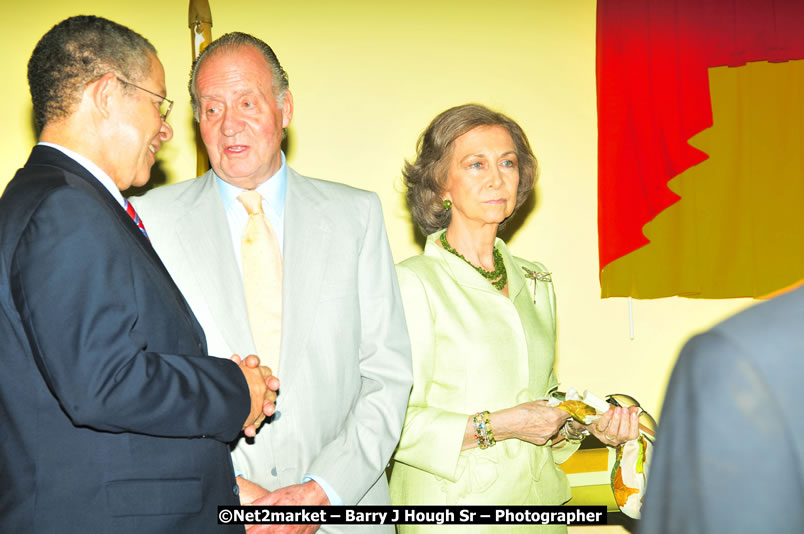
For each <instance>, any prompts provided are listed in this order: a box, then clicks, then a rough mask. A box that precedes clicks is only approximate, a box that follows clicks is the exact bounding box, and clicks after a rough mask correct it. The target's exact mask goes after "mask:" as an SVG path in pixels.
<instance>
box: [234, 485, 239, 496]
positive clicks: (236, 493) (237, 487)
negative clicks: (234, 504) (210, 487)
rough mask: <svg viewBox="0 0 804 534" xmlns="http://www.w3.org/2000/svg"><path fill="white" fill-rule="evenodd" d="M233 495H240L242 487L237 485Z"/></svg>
mask: <svg viewBox="0 0 804 534" xmlns="http://www.w3.org/2000/svg"><path fill="white" fill-rule="evenodd" d="M232 493H234V494H235V495H240V486H238V485H237V484H235V485H234V487H233V488H232Z"/></svg>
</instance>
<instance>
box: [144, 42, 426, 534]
mask: <svg viewBox="0 0 804 534" xmlns="http://www.w3.org/2000/svg"><path fill="white" fill-rule="evenodd" d="M190 93H191V96H192V101H193V109H194V111H195V114H196V118H197V119H198V120H199V125H200V130H201V136H202V138H203V140H204V144H205V145H206V147H207V151H208V153H209V157H210V162H211V164H212V170H211V171H209V172H207V173H206V174H204V175H203V176H201V177H199V178H197V179H195V180H189V181H187V182H182V183H178V184H175V185H170V186H166V187H162V188H159V189H156V190H153V191H151V192H149V193H148V194H146V195H145V196H144V197H141V198H139V199H134V204H135V205H136V208H137V211H138V212H139V213H140V216H141V217H142V219H143V221H145V222H146V224H147V225H148V232H149V235H150V237H151V242H152V243H153V245H154V248H156V250H157V252H158V253H159V255H160V257H161V258H162V260H163V262H164V264H165V266H166V267H167V269H168V271H169V272H170V274H171V276H172V277H173V278H174V280H175V281H176V283H177V285H178V286H179V288H180V289H181V291H182V293H183V294H184V296H185V297H186V299H187V301H188V302H189V303H190V306H191V307H192V309H193V311H194V312H195V314H196V316H197V317H198V319H199V321H200V322H201V324H202V326H203V327H204V331H205V333H206V336H207V341H208V343H209V347H210V353H211V354H220V355H222V356H224V355H228V354H232V353H233V352H234V353H239V354H241V355H245V354H249V353H252V352H255V343H254V341H253V336H252V331H251V330H250V328H249V317H248V313H247V308H246V296H245V295H244V290H243V280H242V277H241V272H242V270H241V269H242V260H241V251H240V245H241V234H242V232H243V229H244V227H245V224H246V220H247V219H248V215H247V213H246V210H245V208H244V206H243V205H242V204H241V203H240V202H238V200H237V198H236V197H237V196H238V195H239V194H240V193H241V192H242V191H244V190H256V191H258V192H259V193H260V194H261V195H262V197H263V198H264V201H263V202H262V205H263V208H264V211H265V214H266V216H267V218H268V219H269V221H270V224H271V226H272V227H273V229H274V231H275V233H276V235H277V237H278V240H279V247H280V250H281V255H282V264H283V271H284V274H283V283H282V321H281V322H282V326H281V351H280V359H279V367H278V372H277V373H276V374H277V376H278V377H279V379H280V382H281V388H280V391H279V396H278V398H277V401H276V414H275V416H274V418H273V420H272V421H271V422H270V424H266V425H264V426H263V428H262V429H261V431H260V432H259V433H258V435H257V437H256V438H255V439H254V440H246V439H241V440H240V441H239V442H238V443H237V445H236V447H235V448H234V451H233V453H232V456H233V460H234V465H235V468H236V470H237V471H238V472H239V473H240V474H241V475H242V476H238V479H237V480H238V483H239V485H240V495H241V501H242V502H244V503H249V502H253V503H255V504H265V505H273V504H297V505H319V504H348V505H352V504H358V503H359V504H389V494H388V486H387V482H386V479H385V472H384V471H385V467H386V465H387V463H388V460H389V458H390V456H391V454H392V453H393V450H394V448H395V446H396V443H397V441H398V439H399V434H400V432H401V428H402V422H403V419H404V415H405V409H406V406H407V399H408V394H409V391H410V386H411V382H412V372H411V364H410V347H409V340H408V334H407V328H406V326H405V319H404V313H403V310H402V303H401V300H400V296H399V290H398V287H397V282H396V276H395V273H394V266H393V260H392V257H391V253H390V248H389V245H388V241H387V237H386V234H385V226H384V224H383V218H382V213H381V208H380V203H379V199H378V198H377V196H376V195H375V194H373V193H369V192H366V191H361V190H358V189H354V188H351V187H347V186H345V185H342V184H336V183H332V182H326V181H322V180H316V179H312V178H306V177H303V176H301V175H299V174H297V173H296V172H295V171H294V170H293V169H291V168H289V167H288V166H287V164H286V163H285V157H284V154H283V153H282V151H281V148H280V145H281V142H282V138H283V129H284V128H285V127H287V126H288V124H289V123H290V120H291V117H292V115H293V98H292V95H291V93H290V91H289V90H288V82H287V75H286V74H285V72H284V70H283V69H282V67H281V66H280V64H279V61H278V60H277V58H276V56H275V55H274V53H273V51H272V50H271V49H270V47H268V45H267V44H265V43H264V42H262V41H261V40H259V39H256V38H254V37H252V36H250V35H247V34H242V33H231V34H227V35H224V36H222V37H221V38H219V39H218V40H217V41H214V42H213V43H211V44H210V45H209V47H208V48H207V49H206V50H205V51H204V53H203V54H202V55H201V56H200V58H199V59H198V61H197V62H196V64H195V65H194V67H193V72H192V77H191V81H190ZM261 528H264V529H265V530H266V531H267V530H270V529H268V528H265V527H261ZM272 528H277V527H272ZM315 528H316V526H315V525H312V526H311V525H287V526H283V527H281V529H282V531H299V532H309V531H312V530H315ZM347 528H348V530H349V531H352V530H354V528H355V527H354V526H349V527H346V526H341V527H337V526H333V525H330V526H326V527H325V528H324V529H323V530H324V531H329V532H333V531H338V529H340V530H341V531H342V530H346V529H347ZM367 530H372V531H380V530H383V531H385V530H387V531H388V532H393V526H388V525H386V526H384V527H381V526H373V527H367Z"/></svg>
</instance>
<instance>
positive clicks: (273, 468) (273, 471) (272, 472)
mask: <svg viewBox="0 0 804 534" xmlns="http://www.w3.org/2000/svg"><path fill="white" fill-rule="evenodd" d="M271 474H272V475H274V476H276V466H273V467H272V468H271Z"/></svg>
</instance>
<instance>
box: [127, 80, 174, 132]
mask: <svg viewBox="0 0 804 534" xmlns="http://www.w3.org/2000/svg"><path fill="white" fill-rule="evenodd" d="M117 81H119V82H120V83H124V84H126V85H130V86H131V87H135V88H137V89H139V90H140V91H145V92H146V93H149V94H152V95H154V96H156V97H159V98H161V99H162V102H161V103H160V104H159V115H160V116H161V117H162V120H163V121H166V120H167V118H168V115H170V110H171V109H173V101H172V100H170V99H169V98H167V97H166V96H163V95H160V94H159V93H154V92H153V91H149V90H148V89H146V88H145V87H140V86H139V85H136V84H133V83H131V82H129V81H126V80H124V79H123V78H121V77H120V76H117Z"/></svg>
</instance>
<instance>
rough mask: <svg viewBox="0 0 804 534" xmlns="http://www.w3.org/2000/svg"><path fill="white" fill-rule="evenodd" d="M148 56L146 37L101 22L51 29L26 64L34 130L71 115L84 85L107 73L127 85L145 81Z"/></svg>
mask: <svg viewBox="0 0 804 534" xmlns="http://www.w3.org/2000/svg"><path fill="white" fill-rule="evenodd" d="M148 53H151V54H153V55H156V49H155V48H154V47H153V45H152V44H151V43H149V42H148V40H147V39H145V37H143V36H142V35H140V34H138V33H137V32H135V31H133V30H131V29H129V28H126V27H125V26H122V25H120V24H117V23H116V22H112V21H111V20H108V19H104V18H101V17H95V16H91V15H79V16H77V17H70V18H68V19H66V20H63V21H61V22H59V23H58V24H56V25H55V26H53V27H52V28H51V29H50V30H49V31H48V32H47V33H46V34H45V35H44V36H43V37H42V38H41V39H40V40H39V42H38V43H37V44H36V47H35V48H34V51H33V53H32V54H31V59H30V60H29V61H28V86H29V87H30V89H31V100H32V101H33V111H34V120H35V121H36V127H37V129H38V130H41V129H42V127H44V126H45V125H46V124H48V123H50V122H52V121H56V120H60V119H63V118H65V117H67V116H68V115H70V113H72V111H73V108H74V107H75V105H76V104H77V103H78V101H79V99H80V97H81V93H82V91H83V89H84V87H85V86H86V84H88V83H90V82H92V81H94V80H97V79H98V78H100V77H101V76H103V75H104V74H106V73H107V72H114V73H115V74H117V75H119V76H120V77H121V78H123V79H125V80H131V81H139V80H141V79H142V78H144V77H145V76H147V74H148V72H149V70H150V67H151V63H150V58H149V57H148Z"/></svg>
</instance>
